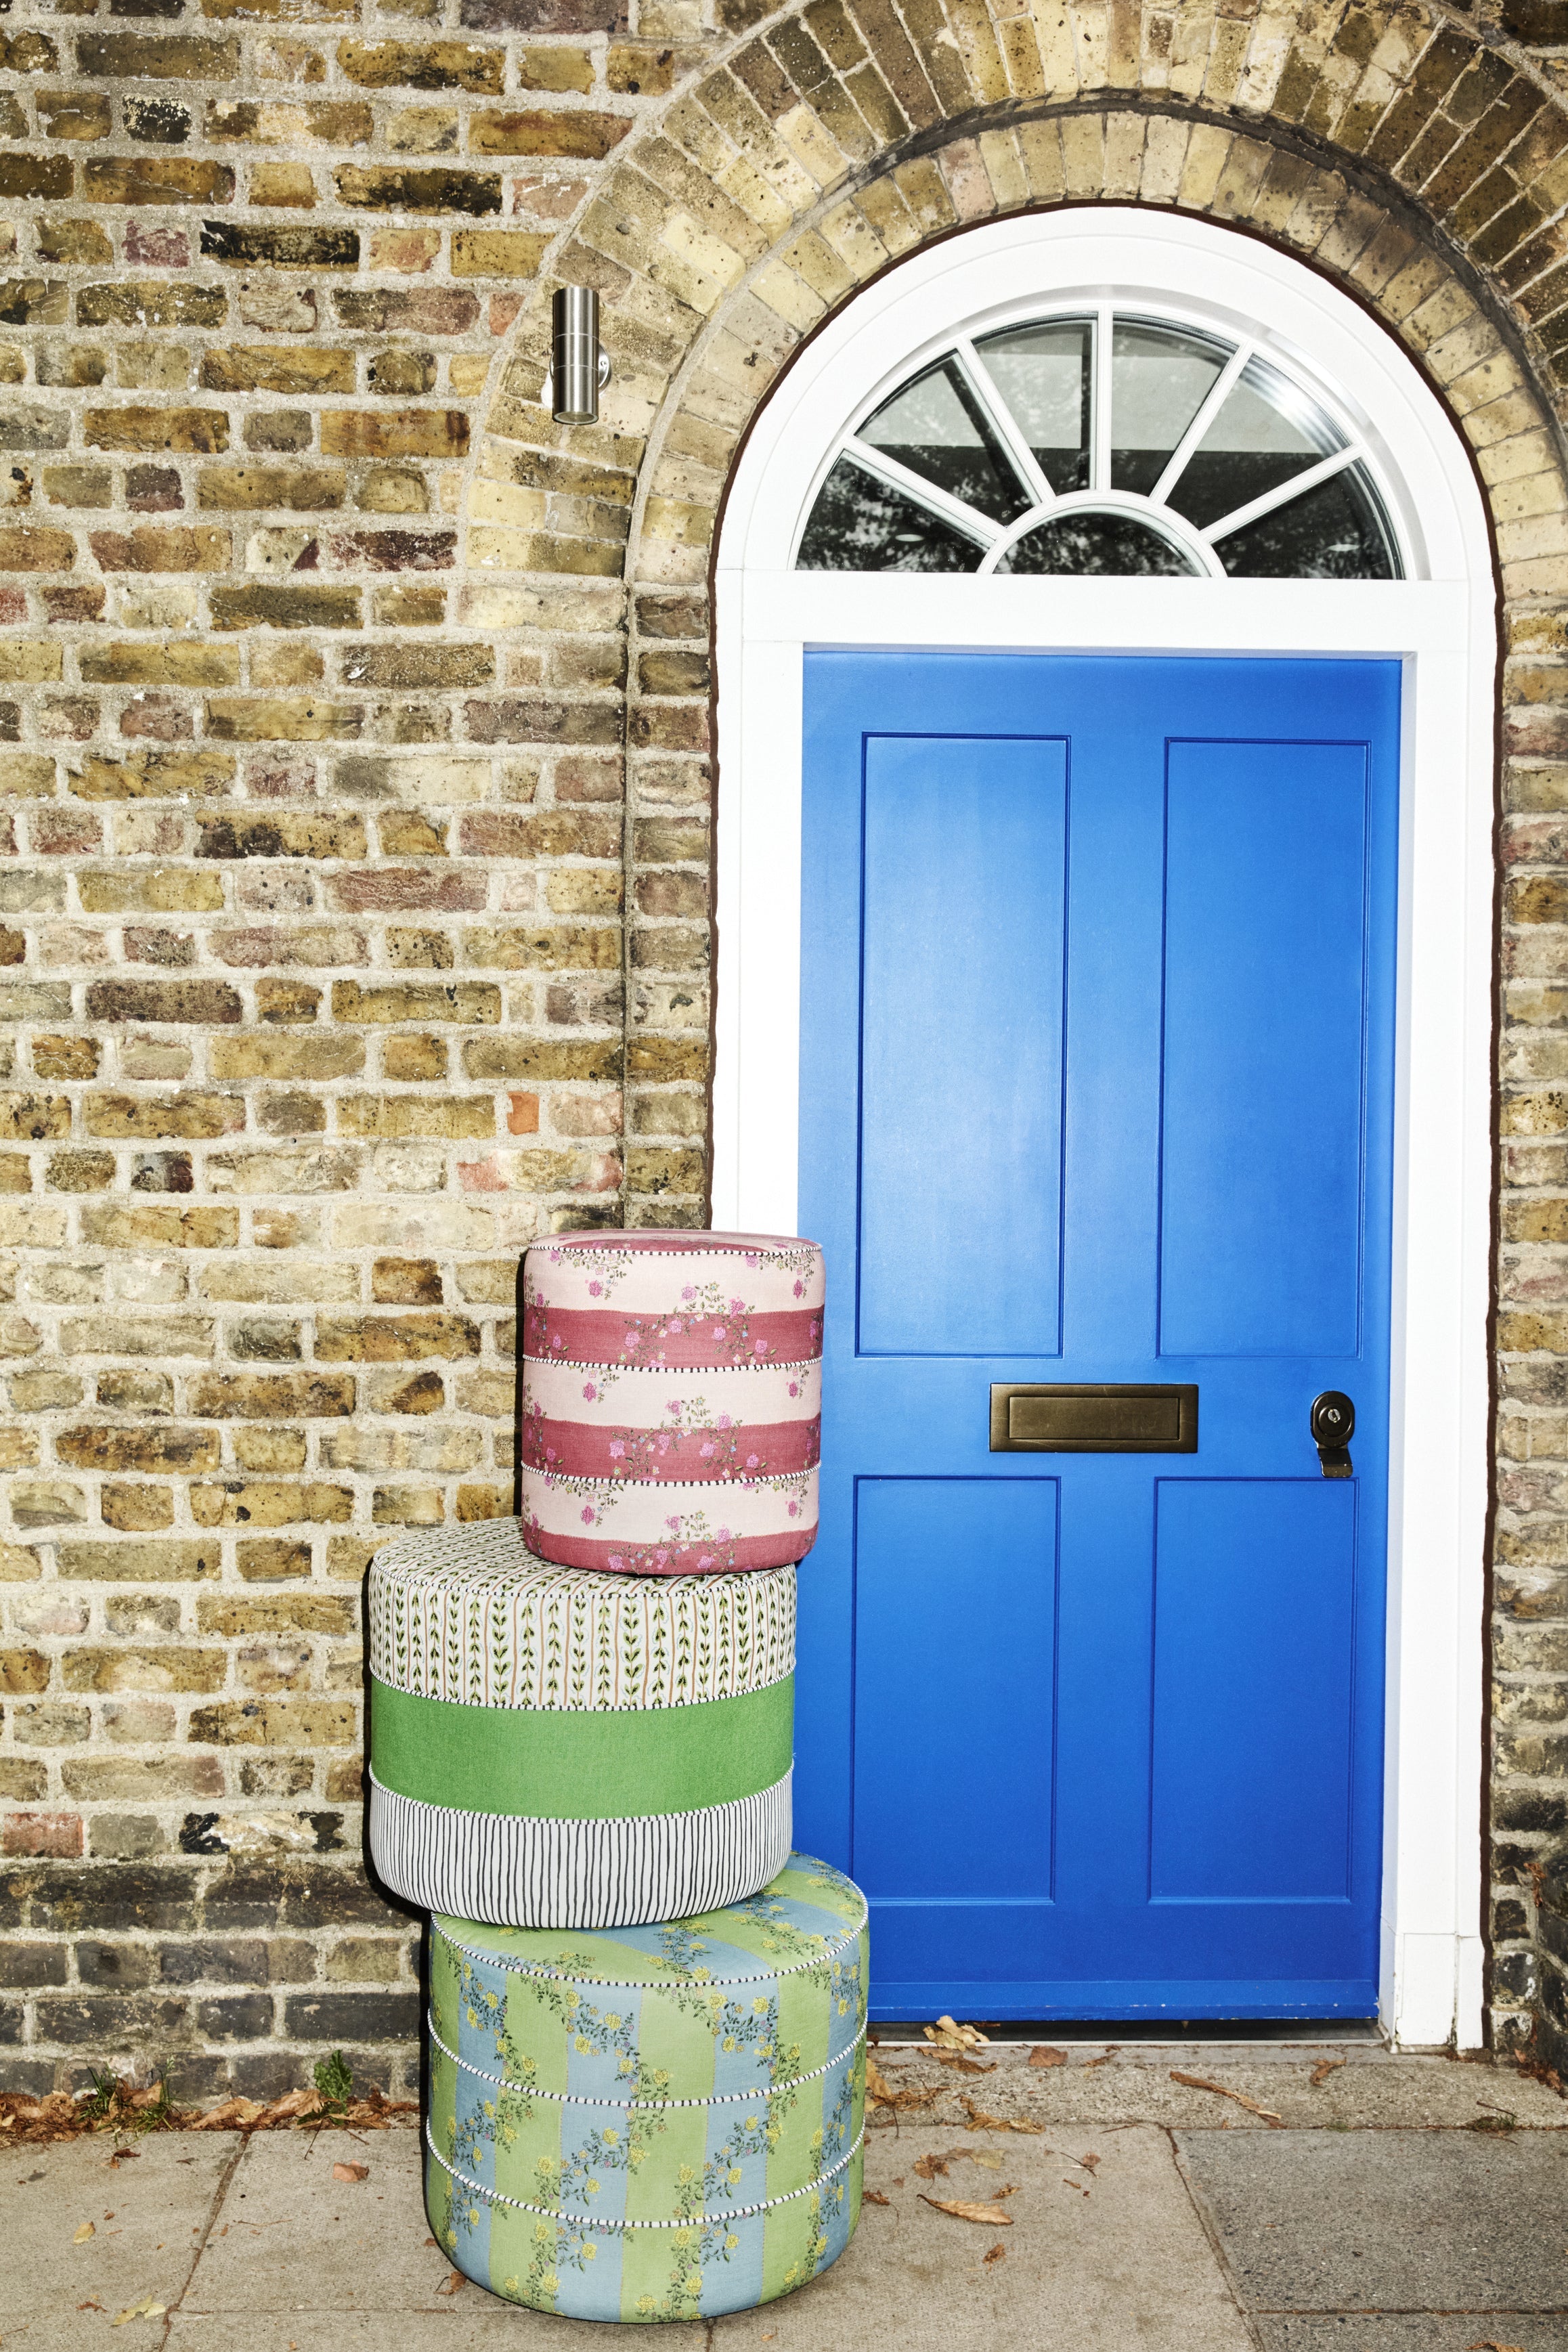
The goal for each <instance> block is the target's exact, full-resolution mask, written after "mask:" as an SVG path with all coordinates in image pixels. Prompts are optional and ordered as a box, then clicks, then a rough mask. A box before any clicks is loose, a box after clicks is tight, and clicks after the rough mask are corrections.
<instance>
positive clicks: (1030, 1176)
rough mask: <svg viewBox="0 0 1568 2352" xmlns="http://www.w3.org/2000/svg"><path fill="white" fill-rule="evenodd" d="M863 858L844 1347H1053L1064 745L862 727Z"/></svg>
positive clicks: (933, 1352) (976, 1351)
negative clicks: (852, 1321)
mask: <svg viewBox="0 0 1568 2352" xmlns="http://www.w3.org/2000/svg"><path fill="white" fill-rule="evenodd" d="M863 855H864V866H863V875H864V882H863V890H864V908H865V911H864V934H863V948H862V965H861V969H862V981H861V987H862V1003H861V1022H862V1033H863V1034H862V1045H861V1084H860V1125H861V1145H860V1251H859V1276H860V1352H861V1354H862V1355H910V1356H954V1355H994V1354H998V1353H1003V1354H1010V1355H1029V1354H1035V1355H1055V1354H1056V1352H1057V1350H1058V1344H1059V1339H1058V1266H1059V1263H1060V1253H1061V1232H1060V1219H1061V1149H1062V1145H1061V1126H1062V1122H1061V1088H1062V956H1063V949H1064V946H1065V922H1066V899H1067V750H1066V746H1065V745H1064V744H1062V743H1060V742H1048V741H1047V742H1040V741H1028V740H1024V741H1006V740H1003V741H996V740H991V739H986V738H981V739H975V738H973V737H970V738H964V737H946V738H943V737H941V736H937V737H932V736H920V735H909V736H900V735H877V736H873V737H871V738H870V739H869V740H868V742H867V745H866V782H865V846H864V853H863ZM912 942H919V951H918V952H917V953H915V954H913V955H911V954H910V945H911V943H912ZM1003 1008H1005V1017H999V1015H1001V1014H1002V1012H1003ZM976 1102H979V1103H983V1104H984V1106H985V1110H984V1116H983V1117H982V1118H978V1119H970V1118H966V1117H965V1116H964V1112H965V1109H966V1107H967V1106H969V1105H971V1104H973V1103H976ZM955 1125H957V1126H958V1127H959V1128H960V1129H961V1131H962V1136H963V1142H962V1147H961V1148H960V1149H959V1150H952V1148H951V1147H950V1145H949V1143H948V1140H947V1139H948V1138H949V1137H950V1136H951V1135H952V1131H953V1129H954V1127H955ZM1021 1265H1026V1266H1028V1267H1029V1268H1030V1270H1031V1273H1032V1275H1033V1276H1034V1277H1035V1278H1034V1279H1033V1280H1032V1281H1030V1282H1028V1283H1020V1282H1019V1281H1018V1280H1017V1278H1016V1276H1017V1270H1018V1268H1019V1267H1020V1266H1021Z"/></svg>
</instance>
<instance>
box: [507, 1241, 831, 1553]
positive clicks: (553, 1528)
mask: <svg viewBox="0 0 1568 2352" xmlns="http://www.w3.org/2000/svg"><path fill="white" fill-rule="evenodd" d="M822 1304H823V1270H822V1253H821V1251H820V1250H819V1249H818V1248H817V1246H816V1243H815V1242H806V1241H798V1240H795V1239H794V1238H793V1237H788V1236H781V1235H777V1234H712V1233H675V1232H670V1233H666V1232H655V1233H630V1234H621V1233H595V1234H561V1235H558V1236H557V1237H556V1238H555V1239H553V1240H552V1241H548V1242H536V1243H535V1244H533V1246H532V1248H531V1249H530V1250H529V1252H528V1254H527V1256H526V1257H525V1259H524V1261H523V1328H522V1350H523V1363H522V1438H521V1496H522V1522H523V1531H524V1538H525V1540H526V1542H527V1543H528V1545H529V1548H530V1549H531V1550H533V1551H535V1552H537V1553H538V1554H539V1556H540V1558H541V1559H552V1560H556V1561H559V1562H561V1563H562V1564H563V1565H564V1566H570V1567H574V1568H596V1569H605V1570H611V1571H613V1572H616V1573H620V1574H631V1575H638V1576H690V1575H700V1576H708V1575H717V1574H721V1573H723V1572H725V1571H726V1570H741V1569H759V1568H779V1567H783V1566H784V1565H785V1564H787V1563H788V1562H791V1561H794V1560H798V1559H804V1558H805V1554H806V1553H807V1552H808V1551H809V1550H810V1549H811V1547H812V1544H813V1543H814V1542H815V1540H816V1465H817V1457H818V1454H819V1452H820V1446H821V1432H822V1363H821V1357H822Z"/></svg>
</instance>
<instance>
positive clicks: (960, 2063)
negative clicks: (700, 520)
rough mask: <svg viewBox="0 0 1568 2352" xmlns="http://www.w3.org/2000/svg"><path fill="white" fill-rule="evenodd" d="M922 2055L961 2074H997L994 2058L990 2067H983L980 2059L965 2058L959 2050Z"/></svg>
mask: <svg viewBox="0 0 1568 2352" xmlns="http://www.w3.org/2000/svg"><path fill="white" fill-rule="evenodd" d="M926 2031H927V2032H928V2033H929V2032H930V2031H931V2028H930V2027H929V2026H928V2027H927V2028H926ZM921 2056H922V2057H925V2058H934V2059H935V2061H936V2063H937V2064H938V2065H939V2066H952V2067H953V2068H955V2069H956V2071H957V2072H958V2073H959V2074H994V2073H995V2072H996V2061H995V2059H994V2058H993V2060H992V2061H991V2063H990V2065H989V2066H983V2065H982V2064H981V2063H980V2061H979V2059H978V2058H965V2057H964V2055H963V2053H962V2051H958V2050H926V2051H922V2052H921Z"/></svg>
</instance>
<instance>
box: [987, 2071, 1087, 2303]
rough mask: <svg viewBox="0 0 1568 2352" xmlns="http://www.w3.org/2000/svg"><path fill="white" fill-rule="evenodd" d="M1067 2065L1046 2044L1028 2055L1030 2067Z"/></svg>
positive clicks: (999, 2250) (999, 2249)
mask: <svg viewBox="0 0 1568 2352" xmlns="http://www.w3.org/2000/svg"><path fill="white" fill-rule="evenodd" d="M1029 2063H1030V2065H1031V2066H1065V2065H1066V2064H1067V2063H1068V2053H1067V2052H1066V2051H1065V2050H1053V2049H1052V2047H1051V2045H1050V2043H1049V2042H1036V2044H1035V2046H1034V2048H1033V2049H1032V2050H1031V2051H1030V2053H1029ZM997 2251H998V2252H1001V2251H1002V2250H1001V2248H1000V2247H999V2248H998V2249H997ZM987 2259H988V2260H989V2257H987Z"/></svg>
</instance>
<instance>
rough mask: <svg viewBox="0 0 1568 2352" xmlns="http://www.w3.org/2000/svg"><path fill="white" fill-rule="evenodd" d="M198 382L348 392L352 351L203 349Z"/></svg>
mask: <svg viewBox="0 0 1568 2352" xmlns="http://www.w3.org/2000/svg"><path fill="white" fill-rule="evenodd" d="M78 315H80V306H78ZM221 316H222V312H221V311H220V312H219V317H220V318H221ZM202 383H203V385H204V386H205V389H206V390H207V391H208V392H293V393H334V392H349V393H352V392H353V389H354V362H353V352H334V351H325V350H320V349H317V348H316V347H315V346H313V345H310V344H302V345H300V346H298V347H294V348H290V347H289V345H288V344H272V343H242V344H237V345H236V346H234V347H232V348H230V349H227V350H220V351H210V352H206V353H205V356H204V357H203V360H202Z"/></svg>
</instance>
